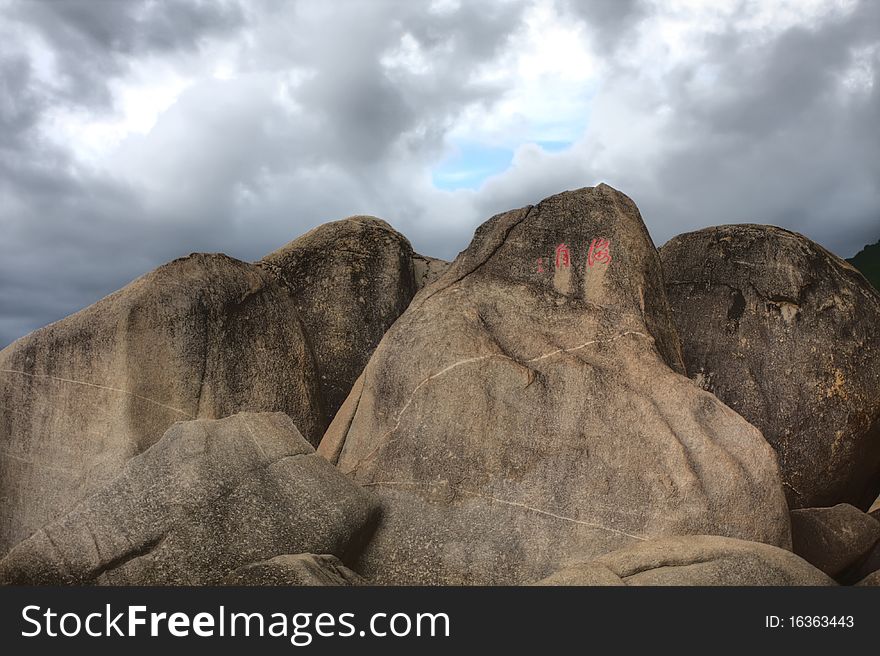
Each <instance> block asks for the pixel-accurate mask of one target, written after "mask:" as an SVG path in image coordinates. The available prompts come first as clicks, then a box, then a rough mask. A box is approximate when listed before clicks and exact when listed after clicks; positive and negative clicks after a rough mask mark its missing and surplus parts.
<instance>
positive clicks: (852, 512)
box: [791, 503, 880, 578]
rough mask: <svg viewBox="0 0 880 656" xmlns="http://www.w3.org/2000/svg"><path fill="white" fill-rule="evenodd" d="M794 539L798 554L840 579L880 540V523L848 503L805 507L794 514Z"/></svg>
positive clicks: (792, 537)
mask: <svg viewBox="0 0 880 656" xmlns="http://www.w3.org/2000/svg"><path fill="white" fill-rule="evenodd" d="M791 541H792V551H794V553H796V554H797V555H799V556H800V557H801V558H803V559H804V560H806V561H807V562H810V563H812V564H813V565H815V566H816V567H818V568H819V569H821V570H822V571H823V572H825V573H826V574H828V575H829V576H833V577H834V578H839V577H840V576H841V574H843V573H844V571H845V570H846V569H847V568H849V567H851V566H853V565H855V564H856V563H858V562H859V561H860V560H861V559H862V558H863V557H864V556H866V555H867V554H868V553H870V551H871V549H873V547H874V545H876V544H877V542H878V541H880V522H878V521H877V520H876V519H874V518H873V517H871V516H870V515H868V514H866V513H863V512H862V511H861V510H859V509H858V508H854V507H853V506H850V505H849V504H845V503H841V504H838V505H836V506H832V507H831V508H802V509H800V510H794V511H792V513H791Z"/></svg>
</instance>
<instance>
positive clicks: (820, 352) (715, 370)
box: [660, 225, 880, 510]
mask: <svg viewBox="0 0 880 656" xmlns="http://www.w3.org/2000/svg"><path fill="white" fill-rule="evenodd" d="M660 254H661V257H662V259H663V265H664V268H665V271H666V281H667V293H668V295H669V300H670V304H671V306H672V311H673V317H674V318H675V323H676V325H677V326H678V332H679V334H680V335H681V337H682V346H683V352H684V359H685V364H686V365H687V369H688V372H689V373H690V375H691V376H692V377H693V378H694V379H695V380H697V381H698V382H699V383H700V384H701V385H702V386H703V387H704V388H705V389H707V390H709V391H711V392H713V393H714V394H716V395H717V396H718V398H720V399H721V400H722V401H724V402H725V403H727V404H728V405H729V406H730V407H731V408H733V409H734V410H736V411H737V412H738V413H740V414H741V415H742V416H743V417H745V418H746V419H748V420H749V421H750V422H751V423H752V424H754V425H755V426H757V427H758V428H759V429H760V430H761V431H762V432H763V434H764V437H765V438H766V439H767V440H768V441H769V442H770V444H772V445H773V447H774V448H775V449H776V451H777V453H778V454H779V464H780V468H781V470H782V476H783V479H784V482H785V485H786V495H787V497H788V501H789V504H790V505H791V507H792V508H803V507H820V506H831V505H834V504H837V503H849V504H852V505H854V506H856V507H858V508H860V509H862V510H866V509H867V508H868V507H869V506H870V504H871V502H872V501H873V500H874V499H875V498H876V497H877V494H878V491H880V394H878V390H880V294H878V293H877V291H876V290H874V289H873V288H872V287H871V286H870V284H869V283H868V282H867V281H866V280H865V278H864V277H863V276H862V275H861V274H860V273H858V272H857V271H856V270H855V269H854V268H853V267H852V266H850V265H849V264H847V263H846V262H844V261H843V260H841V259H839V258H837V257H836V256H834V255H832V254H831V253H829V252H828V251H826V250H825V249H823V248H821V247H820V246H818V245H816V244H814V243H813V242H811V241H810V240H808V239H806V238H805V237H803V236H801V235H798V234H796V233H792V232H789V231H787V230H782V229H780V228H774V227H770V226H758V225H733V226H721V227H717V228H707V229H705V230H700V231H698V232H692V233H688V234H684V235H680V236H678V237H675V238H674V239H672V240H670V241H669V243H667V244H666V245H665V246H664V247H663V248H662V249H661V251H660Z"/></svg>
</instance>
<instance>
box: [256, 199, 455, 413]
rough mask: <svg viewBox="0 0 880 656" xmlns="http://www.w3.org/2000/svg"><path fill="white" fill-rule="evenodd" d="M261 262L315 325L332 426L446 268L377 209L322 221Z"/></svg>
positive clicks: (313, 337)
mask: <svg viewBox="0 0 880 656" xmlns="http://www.w3.org/2000/svg"><path fill="white" fill-rule="evenodd" d="M414 258H415V259H414ZM416 262H418V266H416V264H415V263H416ZM261 264H262V265H263V266H265V267H267V268H270V269H271V270H272V271H274V272H275V273H276V274H277V275H278V276H279V277H280V278H281V279H282V280H283V281H284V283H285V285H286V286H287V288H288V290H289V291H290V294H291V295H292V297H293V299H294V303H295V305H296V309H297V311H298V313H299V316H301V317H302V320H303V323H304V324H305V326H306V327H307V329H308V336H309V342H310V345H311V348H312V351H313V353H314V356H315V361H316V364H317V368H318V371H319V382H320V386H321V395H322V399H323V401H324V420H325V422H326V423H325V426H326V424H327V423H329V422H330V420H331V419H333V416H334V415H335V414H336V411H337V409H338V408H339V406H340V405H341V404H342V402H343V401H344V400H345V397H346V396H348V393H349V391H350V390H351V386H352V384H353V383H354V381H355V379H356V378H357V377H358V376H359V375H360V373H361V371H363V368H364V366H366V364H367V361H368V360H369V359H370V355H372V353H373V350H374V349H375V348H376V345H377V344H378V343H379V340H380V339H382V335H384V334H385V331H386V330H388V327H389V326H391V324H392V323H394V321H395V320H396V319H397V317H399V316H400V314H401V313H402V312H403V311H404V310H405V309H406V307H407V306H408V305H409V303H410V301H411V300H412V297H413V295H414V294H415V293H416V291H417V290H418V288H419V286H420V283H422V282H423V281H424V280H426V279H429V278H431V277H432V276H436V272H437V270H438V269H439V268H442V260H436V261H435V260H433V258H424V257H422V256H417V255H415V254H414V253H413V250H412V247H411V246H410V243H409V241H407V239H406V237H404V236H403V235H401V234H400V233H399V232H397V231H396V230H394V229H393V228H392V227H391V226H390V225H388V224H387V223H386V222H385V221H382V220H381V219H377V218H375V217H371V216H353V217H350V218H348V219H343V220H342V221H334V222H332V223H325V224H324V225H321V226H318V227H317V228H315V229H314V230H312V231H311V232H308V233H306V234H305V235H303V236H302V237H299V238H298V239H295V240H294V241H292V242H290V243H289V244H287V245H286V246H284V247H283V248H280V249H279V250H277V251H275V252H274V253H271V254H270V255H267V256H266V257H264V258H263V259H262V260H261ZM416 269H418V275H417V274H416Z"/></svg>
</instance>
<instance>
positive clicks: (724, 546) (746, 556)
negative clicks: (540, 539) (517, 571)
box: [536, 535, 835, 586]
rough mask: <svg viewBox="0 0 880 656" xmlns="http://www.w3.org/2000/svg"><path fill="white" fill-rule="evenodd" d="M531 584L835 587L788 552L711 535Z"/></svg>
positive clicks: (612, 557)
mask: <svg viewBox="0 0 880 656" xmlns="http://www.w3.org/2000/svg"><path fill="white" fill-rule="evenodd" d="M536 585H697V586H704V585H740V586H742V585H749V586H754V585H835V583H834V581H833V580H832V579H831V578H830V577H828V576H827V575H826V574H824V573H822V572H821V571H819V570H818V569H816V568H815V567H813V566H812V565H811V564H810V563H808V562H807V561H805V560H804V559H802V558H800V557H798V556H796V555H795V554H793V553H791V552H790V551H786V550H785V549H780V548H778V547H773V546H771V545H768V544H762V543H759V542H746V541H744V540H736V539H733V538H724V537H719V536H716V535H689V536H674V537H666V538H658V539H655V540H650V541H648V542H642V543H639V544H635V545H632V546H630V547H625V548H623V549H621V550H619V551H614V552H612V553H609V554H606V555H604V556H601V557H599V558H597V559H595V560H593V561H590V562H586V563H575V564H572V565H569V566H568V567H565V568H563V569H561V570H559V571H558V572H554V573H553V574H551V575H550V576H548V577H547V578H545V579H542V580H541V581H538V583H536Z"/></svg>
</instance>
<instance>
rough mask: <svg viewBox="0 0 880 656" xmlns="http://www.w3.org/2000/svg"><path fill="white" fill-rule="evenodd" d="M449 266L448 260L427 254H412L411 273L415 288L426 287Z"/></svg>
mask: <svg viewBox="0 0 880 656" xmlns="http://www.w3.org/2000/svg"><path fill="white" fill-rule="evenodd" d="M448 268H449V262H447V261H446V260H440V259H438V258H436V257H428V256H427V255H419V254H418V253H414V254H413V275H414V277H415V283H416V288H417V289H422V288H423V287H427V286H428V285H430V284H431V283H432V282H434V281H435V280H437V278H439V277H440V276H442V275H443V274H444V273H445V272H446V269H448Z"/></svg>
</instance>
